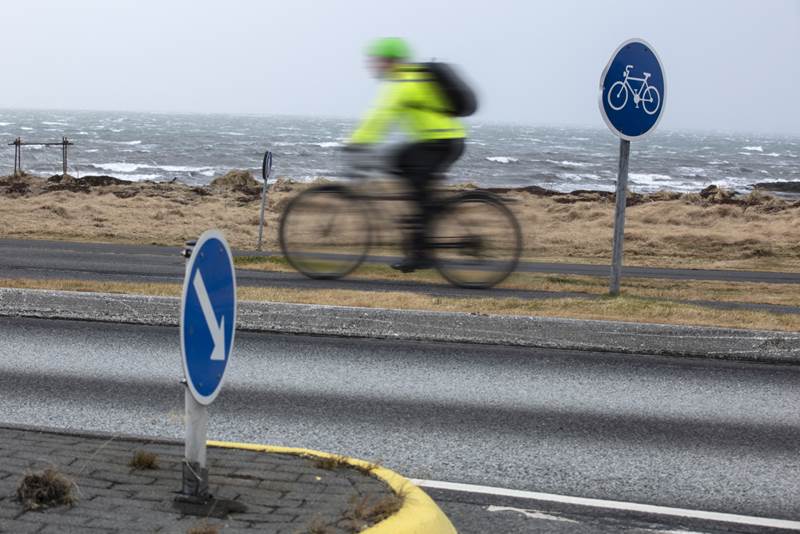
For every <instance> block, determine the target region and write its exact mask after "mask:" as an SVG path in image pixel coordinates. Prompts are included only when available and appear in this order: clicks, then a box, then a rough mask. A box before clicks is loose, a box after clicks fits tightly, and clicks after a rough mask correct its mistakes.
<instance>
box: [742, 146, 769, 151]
mask: <svg viewBox="0 0 800 534" xmlns="http://www.w3.org/2000/svg"><path fill="white" fill-rule="evenodd" d="M742 150H747V151H750V152H764V147H761V146H746V147H742Z"/></svg>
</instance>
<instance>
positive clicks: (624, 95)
mask: <svg viewBox="0 0 800 534" xmlns="http://www.w3.org/2000/svg"><path fill="white" fill-rule="evenodd" d="M632 68H633V65H627V66H626V67H625V72H624V74H623V79H622V81H616V82H614V83H613V84H612V85H611V88H610V89H609V90H608V96H607V99H608V105H609V106H611V109H613V110H614V111H619V110H621V109H622V108H624V107H625V105H626V104H627V103H628V92H629V91H630V92H631V93H632V94H633V103H634V104H635V105H636V109H639V103H640V102H641V104H642V107H643V108H644V112H645V113H647V114H648V115H653V114H655V112H656V111H658V107H659V106H660V105H661V95H660V94H659V93H658V89H656V88H655V87H653V86H652V85H650V84H649V83H648V80H649V79H650V76H651V74H650V73H649V72H645V73H643V74H644V78H634V77H633V76H631V75H630V71H631V69H632ZM629 80H633V81H635V82H641V85H640V86H639V90H638V91H634V89H633V87H632V86H631V84H630V82H629Z"/></svg>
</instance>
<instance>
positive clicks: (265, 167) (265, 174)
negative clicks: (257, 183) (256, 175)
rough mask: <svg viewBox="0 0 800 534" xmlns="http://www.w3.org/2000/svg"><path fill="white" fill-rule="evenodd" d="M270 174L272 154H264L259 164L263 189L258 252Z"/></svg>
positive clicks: (259, 243) (262, 230) (267, 152)
mask: <svg viewBox="0 0 800 534" xmlns="http://www.w3.org/2000/svg"><path fill="white" fill-rule="evenodd" d="M270 174H272V152H270V151H269V150H267V151H266V152H264V161H263V162H262V164H261V176H262V178H263V179H264V189H263V190H262V191H261V222H259V224H258V250H261V240H262V238H263V237H264V209H265V208H266V206H267V180H268V179H269V175H270Z"/></svg>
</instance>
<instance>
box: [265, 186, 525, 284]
mask: <svg viewBox="0 0 800 534" xmlns="http://www.w3.org/2000/svg"><path fill="white" fill-rule="evenodd" d="M386 201H394V202H396V201H405V202H409V201H411V196H410V195H408V194H386V193H381V192H374V191H373V192H371V191H369V190H363V188H359V187H353V186H350V185H346V184H343V183H328V184H322V185H317V186H312V187H310V188H309V189H306V190H305V191H303V192H301V193H300V194H298V195H297V196H296V197H294V198H293V199H292V200H291V201H290V202H289V203H288V204H287V205H286V208H285V209H284V211H283V213H282V215H281V219H280V225H279V230H278V231H279V239H280V246H281V251H282V252H283V254H284V257H285V258H286V259H287V261H288V262H289V264H290V265H291V266H292V267H294V268H295V269H296V270H297V271H299V272H300V273H302V274H303V275H305V276H307V277H309V278H313V279H325V280H331V279H338V278H342V277H344V276H347V275H348V274H350V273H352V272H353V271H354V270H355V269H357V268H358V267H359V266H360V265H361V264H362V263H363V262H364V261H365V260H366V258H367V254H368V253H369V250H370V248H371V247H372V246H373V245H374V244H376V243H378V242H379V241H380V239H377V237H378V235H377V234H378V226H377V222H378V221H379V220H380V219H381V216H380V214H381V213H382V211H384V212H385V211H386V210H380V209H377V207H376V203H378V202H386ZM434 206H435V213H434V216H433V221H432V225H431V232H430V235H429V236H428V246H427V248H428V251H427V252H428V253H429V255H430V256H431V259H432V261H433V266H434V268H435V269H436V270H437V271H438V272H439V273H440V274H441V275H442V277H444V278H445V279H446V280H447V281H448V282H450V283H451V284H453V285H456V286H458V287H463V288H471V289H482V288H489V287H492V286H494V285H496V284H499V283H500V282H502V281H503V280H505V279H506V278H507V277H508V276H509V275H510V274H511V273H512V272H514V270H515V269H516V267H517V263H518V262H519V256H520V253H521V250H522V232H521V231H520V227H519V223H518V221H517V219H516V217H515V216H514V214H513V213H512V212H511V210H510V209H509V208H508V206H507V205H506V202H505V201H504V200H503V199H502V198H500V197H499V196H497V195H495V194H493V193H491V192H488V191H481V190H474V191H464V192H457V193H447V192H443V191H441V190H440V191H438V192H437V198H436V199H435V201H434ZM409 221H410V219H409V218H407V217H405V218H402V217H401V218H399V220H397V221H395V223H394V226H395V227H396V228H397V227H399V229H400V230H401V232H402V233H403V234H404V240H403V242H402V244H403V247H404V249H406V250H407V248H408V246H409V237H408V224H409Z"/></svg>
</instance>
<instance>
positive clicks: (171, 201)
mask: <svg viewBox="0 0 800 534" xmlns="http://www.w3.org/2000/svg"><path fill="white" fill-rule="evenodd" d="M31 180H33V179H31ZM43 187H44V186H43V185H42V184H38V183H34V182H31V188H32V192H31V193H29V194H24V195H16V194H9V193H8V192H7V191H5V190H4V188H3V187H0V227H2V228H3V232H2V233H3V237H7V238H32V239H56V240H69V241H93V242H116V243H141V244H162V245H169V246H175V247H179V246H181V245H182V244H183V242H184V241H185V240H186V239H194V238H197V236H199V235H200V234H201V233H202V232H203V231H204V230H206V229H208V228H210V227H216V228H218V229H220V230H222V231H223V232H224V233H225V235H226V237H227V238H228V240H229V242H230V243H231V245H232V246H233V247H234V248H237V249H241V250H252V249H253V248H254V247H255V244H256V242H257V238H258V220H259V209H260V200H259V196H258V195H257V194H256V195H250V194H247V195H245V194H243V193H242V192H241V191H239V190H237V189H236V188H232V189H230V190H228V191H211V190H204V192H203V193H202V194H200V193H198V190H197V188H192V187H189V186H183V185H180V184H172V185H168V184H147V183H137V184H130V185H125V186H122V185H118V186H108V187H97V188H93V189H91V190H89V191H88V192H72V191H47V190H46V188H43ZM303 187H305V186H304V185H301V184H294V183H292V182H289V181H286V180H279V181H278V182H277V183H275V184H273V185H272V187H271V188H270V192H269V203H268V208H267V212H266V228H265V236H264V248H265V249H266V250H278V239H277V237H278V236H277V228H278V220H279V217H280V214H281V212H282V210H283V209H284V207H285V206H286V204H287V203H288V201H289V200H290V199H291V198H292V197H293V196H294V195H296V194H297V193H298V191H300V190H301V189H302V188H303ZM504 196H507V197H509V198H511V199H513V200H514V202H513V203H512V204H511V209H512V210H513V211H514V212H515V214H516V215H517V218H518V219H519V220H520V224H521V227H522V229H523V242H524V251H523V257H524V258H525V259H528V260H532V261H560V262H575V263H607V262H608V261H609V260H608V259H609V258H610V257H611V244H612V239H611V236H612V232H613V212H614V203H613V202H612V201H610V200H609V199H608V198H604V197H603V196H602V195H598V194H583V195H562V196H556V197H543V196H538V195H534V194H530V193H527V192H524V191H510V192H508V193H506V194H504ZM726 202H727V201H725V200H719V199H717V200H714V199H703V198H701V197H700V196H699V195H697V194H686V195H680V196H677V197H676V196H675V195H660V194H653V195H649V196H648V197H647V198H646V199H645V201H644V202H642V203H640V204H637V205H632V206H630V207H629V208H628V210H627V213H626V225H625V230H626V234H625V239H626V240H625V261H626V265H632V266H633V265H639V266H661V267H691V268H717V269H753V270H771V271H796V270H798V269H800V242H798V239H797V228H798V227H800V202H792V201H786V200H779V199H775V198H772V197H769V196H767V195H762V194H754V195H750V196H748V197H744V198H741V199H739V200H738V203H737V204H730V203H726ZM376 211H377V212H378V213H379V214H380V217H376V218H375V219H376V220H375V221H373V222H374V223H375V225H376V227H377V230H378V232H377V234H378V235H380V240H381V244H380V246H381V247H384V248H385V249H386V250H392V251H394V254H396V253H397V252H396V250H397V247H396V246H393V245H395V244H397V243H398V242H399V236H398V233H397V231H396V229H395V228H394V227H393V222H392V221H393V220H394V218H395V217H396V216H397V215H398V214H402V213H404V212H406V211H407V208H406V207H405V206H403V205H402V203H391V202H383V203H380V204H379V205H378V206H377V209H376ZM143 220H156V221H158V224H142V221H143ZM244 261H247V260H244Z"/></svg>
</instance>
